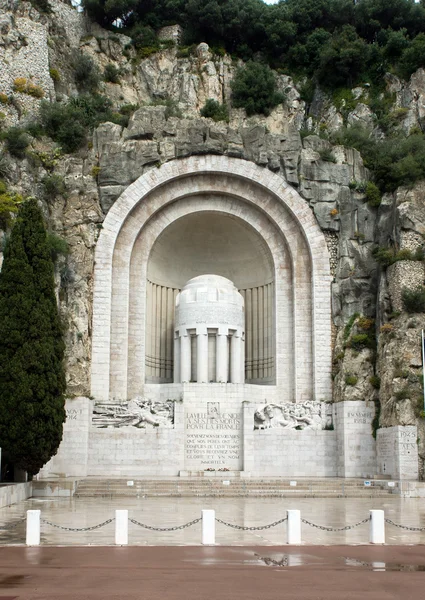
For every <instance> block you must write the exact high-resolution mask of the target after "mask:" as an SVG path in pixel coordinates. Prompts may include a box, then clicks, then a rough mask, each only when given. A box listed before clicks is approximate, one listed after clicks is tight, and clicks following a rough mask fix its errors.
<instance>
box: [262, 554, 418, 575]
mask: <svg viewBox="0 0 425 600" xmlns="http://www.w3.org/2000/svg"><path fill="white" fill-rule="evenodd" d="M256 556H257V557H258V561H259V562H260V563H262V564H264V565H266V566H268V567H300V566H310V567H311V566H321V567H323V566H324V565H326V566H330V563H329V560H325V559H323V558H322V559H320V558H318V557H316V556H309V555H306V554H304V555H297V554H283V555H282V554H273V555H271V556H259V555H258V554H257V555H256ZM332 566H333V567H334V568H335V569H338V570H340V569H344V568H352V567H356V568H358V569H363V570H367V571H405V572H414V571H425V565H409V564H397V563H387V562H380V561H372V562H367V561H363V560H358V559H356V558H350V557H348V556H341V557H339V558H337V559H333V561H332Z"/></svg>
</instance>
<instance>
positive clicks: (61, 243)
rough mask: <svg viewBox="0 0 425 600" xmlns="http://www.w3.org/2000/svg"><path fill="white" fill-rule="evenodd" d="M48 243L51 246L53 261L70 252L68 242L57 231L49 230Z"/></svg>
mask: <svg viewBox="0 0 425 600" xmlns="http://www.w3.org/2000/svg"><path fill="white" fill-rule="evenodd" d="M46 235H47V245H48V247H49V251H50V256H51V258H52V261H53V262H54V263H55V262H56V261H57V259H58V258H59V256H66V255H67V254H69V246H68V242H67V241H66V240H64V239H63V238H61V237H60V236H59V235H57V234H56V233H52V232H50V231H49V232H47V234H46Z"/></svg>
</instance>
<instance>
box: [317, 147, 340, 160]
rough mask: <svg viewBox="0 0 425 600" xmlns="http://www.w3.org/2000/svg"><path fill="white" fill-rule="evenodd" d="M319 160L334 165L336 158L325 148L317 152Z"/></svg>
mask: <svg viewBox="0 0 425 600" xmlns="http://www.w3.org/2000/svg"><path fill="white" fill-rule="evenodd" d="M319 155H320V159H321V160H324V161H325V162H333V163H336V158H335V156H334V154H333V153H332V151H331V150H330V149H329V148H325V149H324V150H320V151H319Z"/></svg>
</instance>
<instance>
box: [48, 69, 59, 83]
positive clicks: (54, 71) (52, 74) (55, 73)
mask: <svg viewBox="0 0 425 600" xmlns="http://www.w3.org/2000/svg"><path fill="white" fill-rule="evenodd" d="M49 73H50V77H51V78H52V79H53V81H55V82H58V81H60V80H61V76H60V73H59V71H58V70H57V69H50V70H49Z"/></svg>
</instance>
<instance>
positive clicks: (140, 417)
mask: <svg viewBox="0 0 425 600" xmlns="http://www.w3.org/2000/svg"><path fill="white" fill-rule="evenodd" d="M92 423H93V425H94V426H95V427H101V428H106V427H137V428H138V429H151V428H153V427H173V425H174V401H173V400H166V401H165V402H153V401H152V400H145V399H143V398H141V397H140V396H136V398H133V399H132V400H129V401H128V402H124V403H115V404H109V403H100V402H97V403H95V405H94V409H93V417H92Z"/></svg>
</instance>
